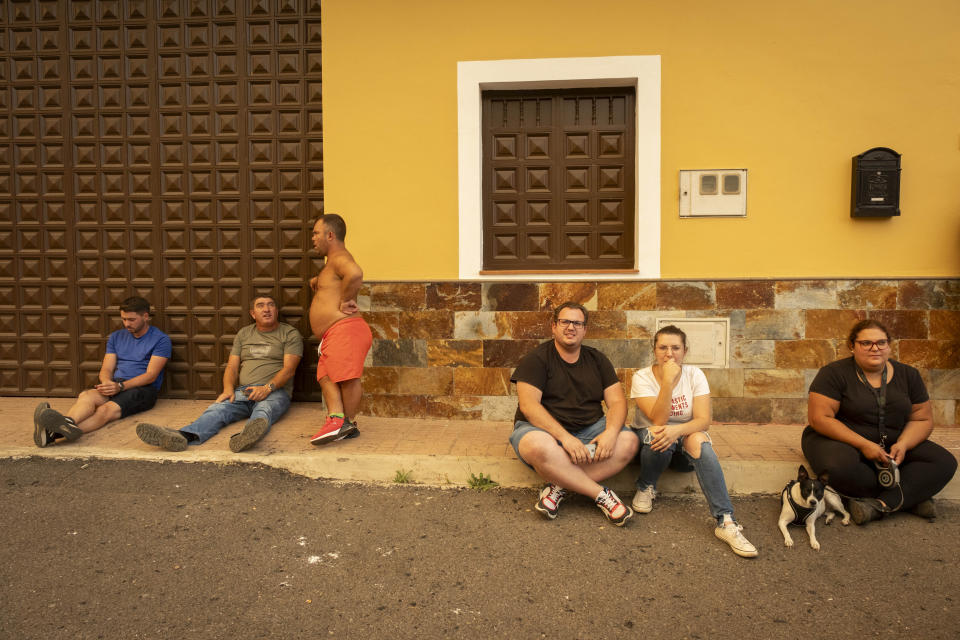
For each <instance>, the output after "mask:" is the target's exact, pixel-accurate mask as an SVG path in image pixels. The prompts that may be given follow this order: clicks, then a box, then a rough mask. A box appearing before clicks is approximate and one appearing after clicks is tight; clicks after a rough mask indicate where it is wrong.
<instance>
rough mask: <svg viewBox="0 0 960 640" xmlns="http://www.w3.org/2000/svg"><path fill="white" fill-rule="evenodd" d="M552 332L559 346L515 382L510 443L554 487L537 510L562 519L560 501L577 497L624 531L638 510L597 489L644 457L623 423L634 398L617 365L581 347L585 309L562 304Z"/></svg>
mask: <svg viewBox="0 0 960 640" xmlns="http://www.w3.org/2000/svg"><path fill="white" fill-rule="evenodd" d="M551 327H552V330H553V340H551V341H549V342H544V343H543V344H541V345H540V346H538V347H537V348H536V349H534V350H533V351H532V352H530V353H529V354H527V355H526V356H524V358H523V360H521V361H520V364H519V365H518V366H517V368H516V370H515V371H514V372H513V376H511V378H510V381H511V382H515V383H516V384H517V399H518V400H519V406H518V407H517V414H516V418H515V425H514V429H513V433H512V434H511V435H510V444H512V445H513V449H514V451H516V452H517V457H519V458H520V460H522V461H523V462H524V463H525V464H527V466H529V467H531V468H533V470H534V471H536V472H537V473H538V474H539V475H540V477H542V478H543V479H544V480H546V481H547V486H545V487H544V488H543V490H541V491H540V499H539V500H538V501H537V504H536V509H537V511H539V512H540V513H542V514H543V515H544V516H546V517H547V518H550V519H551V520H552V519H554V518H556V517H557V509H558V507H559V506H560V501H561V500H563V498H564V496H565V495H566V493H567V491H574V492H576V493H580V494H583V495H585V496H587V497H588V498H591V499H592V500H594V502H596V504H597V506H598V507H600V509H601V510H602V511H603V513H604V515H606V516H607V518H609V519H610V521H611V522H612V523H613V524H615V525H617V526H622V525H623V524H624V523H625V522H626V521H627V519H628V518H630V517H631V516H632V515H633V511H632V510H631V509H630V507H629V506H627V505H625V504H624V503H623V502H621V500H620V498H618V497H617V495H616V494H615V493H614V492H613V491H611V490H610V489H608V488H606V487H604V486H601V485H600V484H598V483H599V482H602V481H604V480H606V479H607V478H609V477H611V476H613V475H614V474H616V473H617V472H619V471H620V470H621V469H623V467H625V466H626V464H627V463H628V462H630V460H632V459H633V457H634V455H636V453H637V447H638V446H639V441H638V440H637V436H636V435H635V434H634V432H633V430H632V429H630V428H629V427H624V424H623V423H624V421H625V420H626V417H627V398H626V396H625V395H624V393H623V387H622V386H621V385H620V380H619V379H618V378H617V372H616V371H615V370H614V368H613V365H612V364H611V363H610V360H608V359H607V357H606V356H605V355H603V354H602V353H600V351H598V350H597V349H594V348H593V347H588V346H584V345H582V344H581V343H582V342H583V338H584V335H585V334H586V327H587V310H586V309H585V308H584V307H583V306H582V305H579V304H577V303H575V302H564V303H563V304H561V305H559V306H558V307H557V308H556V309H554V311H553V322H552V323H551ZM602 403H606V405H607V415H606V417H604V415H603V404H602Z"/></svg>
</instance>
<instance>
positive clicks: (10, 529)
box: [0, 458, 960, 640]
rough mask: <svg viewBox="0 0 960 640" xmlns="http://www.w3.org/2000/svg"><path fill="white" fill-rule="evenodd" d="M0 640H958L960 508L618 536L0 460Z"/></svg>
mask: <svg viewBox="0 0 960 640" xmlns="http://www.w3.org/2000/svg"><path fill="white" fill-rule="evenodd" d="M0 495H2V496H3V499H2V516H3V517H2V519H0V540H2V541H3V544H2V547H0V548H2V551H0V585H3V586H2V587H0V589H2V591H0V638H4V639H8V638H9V639H21V638H43V639H50V638H111V639H112V638H123V639H127V638H234V639H240V638H326V637H333V638H363V639H365V640H371V639H377V638H619V637H624V638H626V637H630V638H637V637H641V638H803V639H805V640H806V639H809V638H863V637H881V638H885V637H889V638H897V637H908V638H956V637H957V636H958V630H957V627H958V623H960V611H958V607H957V599H958V598H960V570H958V564H960V560H958V557H960V553H958V539H960V507H958V506H957V505H955V504H947V503H944V502H941V503H940V504H939V506H940V509H941V516H940V518H939V519H937V520H936V521H934V522H932V523H931V522H927V521H925V520H921V519H920V518H917V517H915V516H911V515H898V516H894V517H892V518H889V519H886V520H884V521H882V522H878V523H871V524H870V525H868V526H866V527H856V526H854V525H851V526H849V527H841V526H840V525H839V524H838V523H834V524H831V525H830V526H825V525H823V524H822V521H821V523H820V524H819V526H818V532H819V533H818V537H819V539H820V542H821V544H822V549H821V550H820V551H819V552H817V551H814V550H813V549H811V548H810V547H809V545H808V543H807V537H806V532H805V531H803V530H802V529H797V528H795V529H794V530H793V531H792V534H793V537H794V540H795V541H796V546H794V547H793V548H786V547H784V545H783V538H782V536H781V535H780V532H779V531H778V529H777V525H776V521H777V515H778V513H779V502H778V498H777V497H774V496H757V497H750V498H743V499H735V500H734V506H735V508H736V509H737V516H738V519H739V520H740V521H741V522H742V523H743V524H744V527H745V528H744V533H745V534H746V535H747V537H748V538H749V539H750V540H751V541H752V542H753V543H754V544H756V545H757V547H758V548H759V549H760V556H759V557H758V558H756V559H753V560H746V559H742V558H739V557H737V556H735V555H733V553H731V552H730V551H729V549H728V548H727V546H726V545H725V544H723V543H721V542H720V541H719V540H717V539H716V538H715V537H714V536H713V531H712V524H711V520H710V517H709V514H708V513H707V510H706V504H705V502H703V500H702V498H701V497H699V496H693V497H689V498H666V499H662V500H658V501H657V503H655V509H654V511H653V513H651V514H649V515H645V516H636V517H634V519H633V520H631V521H630V522H629V523H628V525H627V526H626V527H624V528H622V529H621V528H617V527H613V526H610V525H609V524H607V523H606V521H605V520H604V519H603V516H602V515H601V513H600V511H599V510H598V509H597V508H596V507H594V506H593V505H592V504H590V503H589V502H588V501H586V500H577V499H574V500H569V501H567V502H565V503H564V504H563V505H562V506H561V513H560V516H559V517H558V518H557V520H555V521H552V522H551V521H547V520H544V519H542V518H541V517H540V516H539V515H538V514H537V513H536V512H534V511H533V510H532V505H533V502H534V500H535V495H534V492H533V491H515V490H501V489H494V490H492V491H488V492H477V491H473V490H469V489H462V490H440V489H429V488H423V487H417V486H415V485H396V486H388V487H383V486H366V485H357V484H347V485H342V484H334V483H330V482H324V481H316V480H310V479H306V478H301V477H298V476H293V475H290V474H288V473H285V472H281V471H276V470H273V469H267V468H262V467H253V466H234V465H231V466H217V465H209V464H188V463H173V464H170V463H167V464H159V463H149V462H123V461H97V460H91V461H83V460H77V461H56V460H47V459H40V458H30V459H20V460H9V459H8V460H2V461H0Z"/></svg>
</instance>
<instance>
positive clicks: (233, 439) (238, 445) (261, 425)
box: [230, 418, 270, 453]
mask: <svg viewBox="0 0 960 640" xmlns="http://www.w3.org/2000/svg"><path fill="white" fill-rule="evenodd" d="M269 430H270V423H269V422H267V419H266V418H254V419H253V420H250V421H249V422H247V424H245V425H243V431H241V432H240V433H235V434H233V435H232V436H230V451H233V452H234V453H240V452H241V451H246V450H247V449H249V448H250V447H252V446H253V445H255V444H257V443H258V442H260V438H262V437H263V436H265V435H267V431H269Z"/></svg>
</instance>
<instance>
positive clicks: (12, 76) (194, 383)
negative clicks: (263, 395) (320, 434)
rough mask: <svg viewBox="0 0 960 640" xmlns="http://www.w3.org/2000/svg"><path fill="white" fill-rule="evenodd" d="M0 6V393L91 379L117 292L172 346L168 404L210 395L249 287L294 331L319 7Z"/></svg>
mask: <svg viewBox="0 0 960 640" xmlns="http://www.w3.org/2000/svg"><path fill="white" fill-rule="evenodd" d="M0 7H2V11H3V14H2V16H0V393H2V394H4V395H46V394H49V395H58V396H68V395H74V394H76V393H77V392H78V391H80V390H81V389H82V388H84V387H87V386H89V385H90V384H92V383H93V382H95V380H96V376H97V372H98V371H99V368H100V362H101V359H102V357H103V349H104V345H105V338H106V336H107V335H108V334H109V333H110V332H111V331H112V330H114V329H116V328H118V326H119V323H118V312H117V305H118V304H119V302H120V301H121V300H122V299H123V298H125V297H127V296H129V295H142V296H144V297H145V298H147V299H148V300H150V302H151V303H152V304H153V305H154V307H155V308H156V309H157V312H158V313H157V315H156V318H155V324H156V325H157V326H159V327H160V328H161V329H163V330H164V331H166V332H167V333H168V334H170V336H171V338H172V339H173V343H174V355H173V358H172V360H171V362H170V363H169V365H168V367H167V376H166V377H167V379H166V382H165V394H166V395H167V396H170V397H184V398H192V397H198V398H200V397H212V396H215V395H216V393H217V392H218V391H219V389H220V384H221V382H220V380H221V376H222V367H223V364H224V363H225V361H226V358H227V355H228V354H229V349H230V344H231V342H232V336H233V334H235V333H236V331H237V329H238V328H239V327H241V326H243V325H244V324H247V323H248V322H249V315H248V313H247V308H248V298H249V296H250V295H251V293H253V292H254V291H255V290H256V291H259V290H268V291H273V292H275V293H276V294H277V295H278V297H279V299H280V302H281V305H282V307H283V312H284V315H285V319H286V320H287V321H288V322H290V323H291V324H293V325H294V326H296V327H298V328H299V329H301V331H304V332H306V331H307V327H306V323H305V318H304V315H305V314H304V308H305V305H306V304H307V303H308V295H307V291H306V289H305V286H304V285H305V282H306V280H307V278H308V277H309V275H310V272H311V270H313V269H315V266H314V265H312V264H311V261H310V260H309V258H308V257H307V255H306V253H305V252H306V250H307V248H308V242H307V235H308V234H307V233H305V231H306V230H307V229H308V228H309V225H310V224H311V221H312V219H314V218H315V217H316V216H317V215H318V214H319V213H321V212H322V207H323V153H322V125H321V108H320V88H321V77H320V5H319V0H238V1H230V0H150V1H129V0H128V1H113V2H111V1H108V0H98V1H96V2H93V1H91V2H82V1H81V2H78V1H71V2H59V1H49V2H48V1H42V0H33V1H27V2H15V1H14V2H10V1H8V2H2V3H0ZM308 354H309V349H308ZM307 359H308V360H309V355H308V358H307ZM308 364H309V363H304V365H305V366H304V367H301V372H300V375H299V376H298V388H299V389H300V390H301V391H300V392H299V395H300V397H314V396H318V394H317V393H316V389H315V385H313V384H312V383H311V377H310V375H309V371H308V366H307V365H308Z"/></svg>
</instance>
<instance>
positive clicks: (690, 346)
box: [657, 318, 730, 369]
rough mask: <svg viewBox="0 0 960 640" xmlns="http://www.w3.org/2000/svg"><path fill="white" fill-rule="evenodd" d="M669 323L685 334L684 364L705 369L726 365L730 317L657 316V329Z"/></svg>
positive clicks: (724, 366)
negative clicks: (685, 352) (685, 351)
mask: <svg viewBox="0 0 960 640" xmlns="http://www.w3.org/2000/svg"><path fill="white" fill-rule="evenodd" d="M671 324H672V325H675V326H677V327H679V328H680V329H681V330H682V331H683V332H684V333H685V334H687V355H686V357H684V359H683V363H684V364H692V365H694V366H697V367H704V368H707V369H725V368H726V367H727V363H728V362H729V358H728V357H727V352H728V349H727V345H729V344H730V318H657V331H659V330H660V329H662V328H663V327H666V326H667V325H671Z"/></svg>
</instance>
